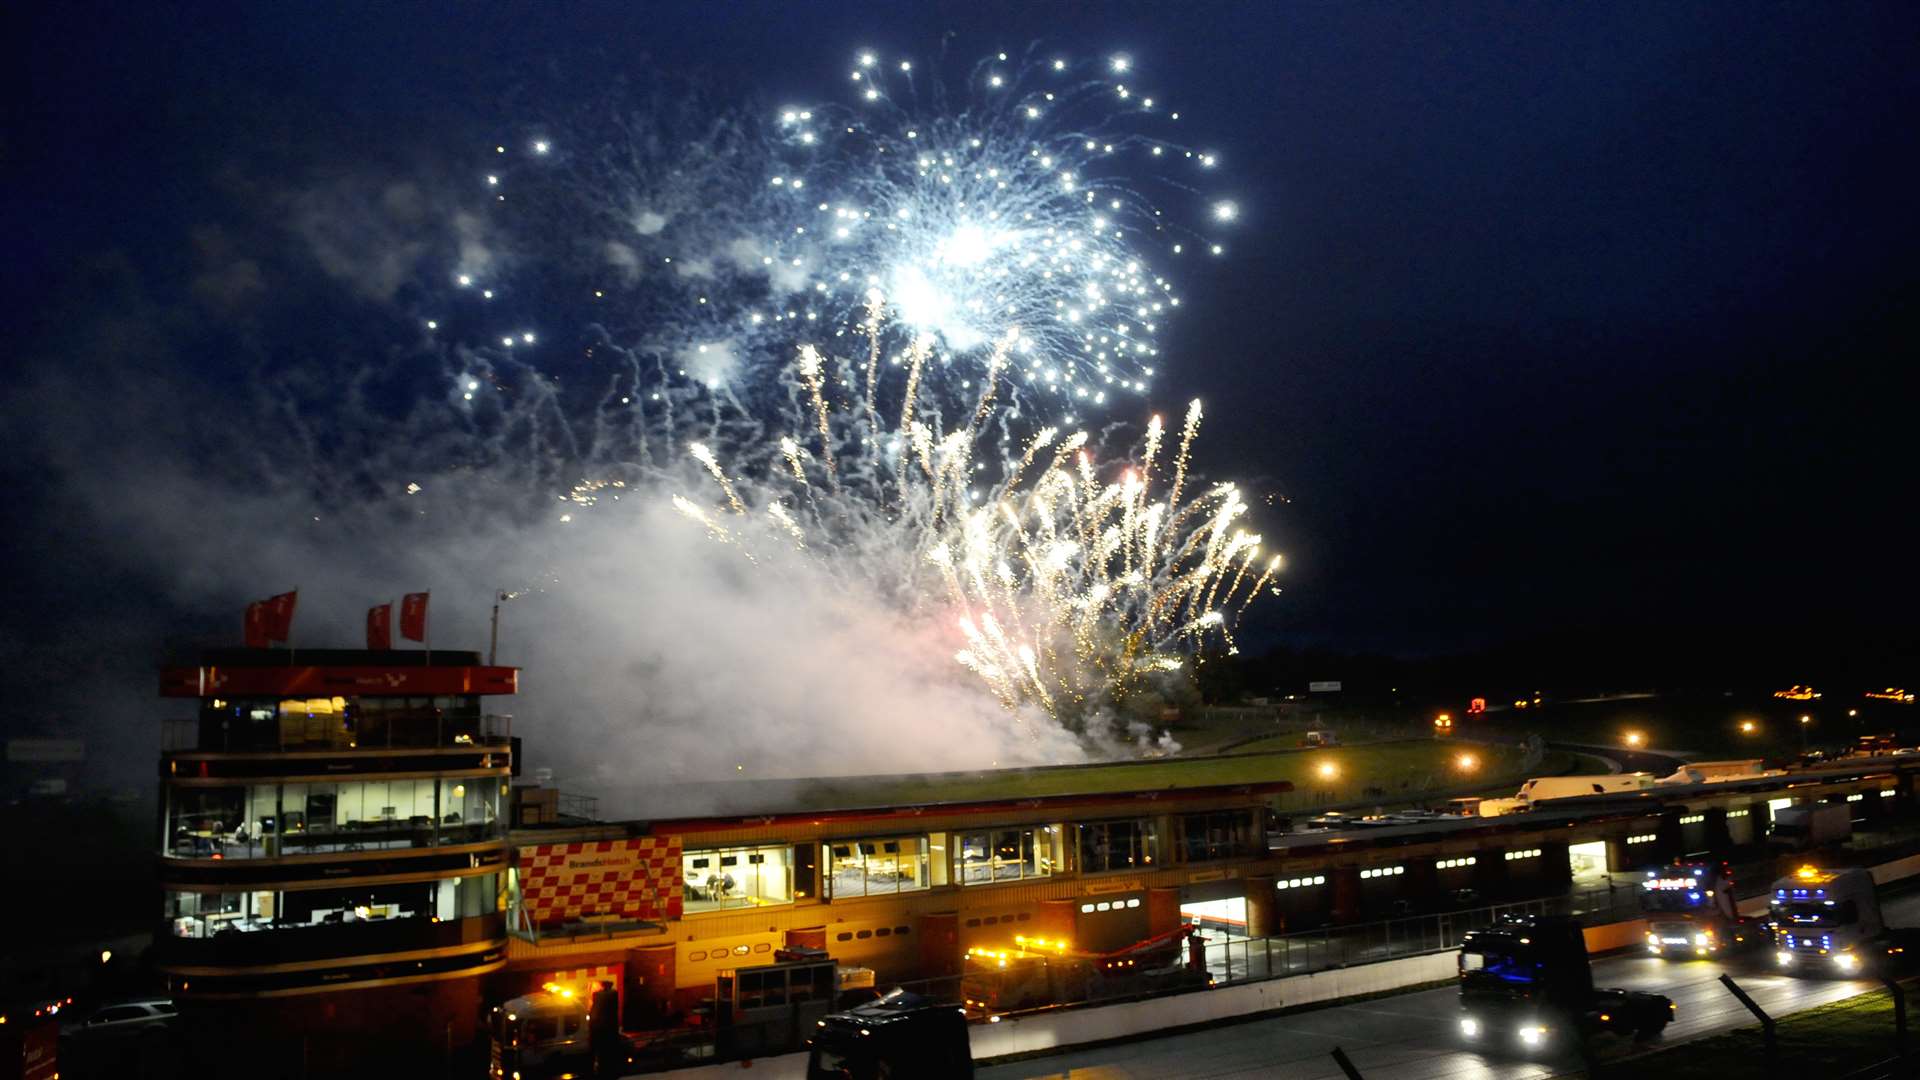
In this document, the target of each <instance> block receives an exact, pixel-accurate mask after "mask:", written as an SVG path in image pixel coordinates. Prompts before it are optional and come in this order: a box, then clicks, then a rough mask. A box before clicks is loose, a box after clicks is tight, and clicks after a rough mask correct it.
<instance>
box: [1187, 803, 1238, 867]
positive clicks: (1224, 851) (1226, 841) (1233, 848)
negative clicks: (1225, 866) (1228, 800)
mask: <svg viewBox="0 0 1920 1080" xmlns="http://www.w3.org/2000/svg"><path fill="white" fill-rule="evenodd" d="M1180 848H1181V854H1182V856H1183V857H1184V858H1185V859H1186V860H1187V861H1188V862H1206V861H1207V860H1209V859H1231V858H1236V857H1238V856H1243V855H1252V854H1255V852H1256V849H1255V846H1254V830H1253V815H1252V814H1251V813H1249V812H1247V811H1245V810H1224V811H1220V812H1217V813H1211V814H1187V815H1185V816H1184V817H1182V818H1181V819H1180Z"/></svg>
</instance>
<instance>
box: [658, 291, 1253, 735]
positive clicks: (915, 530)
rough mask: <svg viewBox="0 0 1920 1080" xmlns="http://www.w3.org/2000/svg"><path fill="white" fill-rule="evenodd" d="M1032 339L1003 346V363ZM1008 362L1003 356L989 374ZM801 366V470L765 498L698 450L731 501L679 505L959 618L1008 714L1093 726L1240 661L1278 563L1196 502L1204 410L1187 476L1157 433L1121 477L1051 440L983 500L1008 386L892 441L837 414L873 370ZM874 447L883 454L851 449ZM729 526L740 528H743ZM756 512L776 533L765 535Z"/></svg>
mask: <svg viewBox="0 0 1920 1080" xmlns="http://www.w3.org/2000/svg"><path fill="white" fill-rule="evenodd" d="M876 322H877V312H876ZM1018 340H1019V335H1018V334H1017V333H1012V332H1009V333H1007V334H1005V335H1003V336H1002V337H1001V338H1000V339H999V340H998V341H996V342H995V344H994V345H993V347H992V350H991V352H992V356H993V357H995V358H1004V356H1005V355H1006V354H1007V353H1008V352H1009V351H1011V350H1012V348H1013V347H1014V346H1015V344H1016V342H1017V341H1018ZM998 366H999V360H997V359H990V361H989V364H988V367H989V370H995V369H997V368H998ZM795 367H796V370H797V372H798V375H799V378H800V381H801V382H802V384H803V385H804V386H805V387H807V391H808V392H807V398H808V400H807V401H806V402H805V403H804V404H805V407H804V408H803V409H801V410H798V411H797V412H796V420H797V421H799V422H797V423H796V431H795V433H794V434H793V435H790V436H788V437H786V438H785V439H783V440H782V442H781V462H782V466H783V467H778V468H772V469H769V470H768V475H767V476H765V477H764V478H760V479H758V480H755V481H753V482H748V481H747V480H745V479H744V478H742V477H737V476H732V475H730V474H729V473H728V472H727V471H726V469H725V468H724V467H723V466H722V465H720V464H719V463H718V462H717V461H716V460H715V459H714V457H713V456H712V452H711V451H710V450H708V449H707V448H706V447H705V446H695V447H693V448H691V449H690V451H689V452H690V454H691V455H692V456H693V457H694V458H695V460H696V461H697V462H698V463H699V464H700V465H701V466H702V468H703V469H705V470H706V471H707V472H708V473H710V474H711V476H712V478H713V480H714V481H715V482H716V484H717V486H718V488H719V490H720V493H721V495H722V497H723V498H724V500H725V505H724V506H723V507H721V508H717V509H712V510H709V509H708V508H705V507H702V506H700V505H699V504H697V503H695V502H693V501H691V500H689V499H687V498H685V497H683V496H675V497H674V503H675V505H676V506H677V507H678V508H679V509H680V510H681V512H682V513H683V514H685V515H686V516H687V517H689V518H691V519H693V520H694V521H696V522H698V523H700V524H701V525H702V526H703V527H705V528H706V529H707V530H708V531H709V532H710V533H711V534H712V535H713V536H714V537H715V538H717V539H720V540H723V541H727V542H730V543H739V544H741V546H742V549H743V550H745V551H746V553H747V555H748V556H749V557H750V558H753V559H754V560H755V561H756V562H759V563H762V564H764V566H765V568H766V572H778V570H777V567H778V566H779V565H780V561H779V559H778V558H777V557H775V556H774V554H773V553H770V552H767V551H764V550H756V548H755V546H754V544H753V543H752V542H751V541H749V540H748V539H747V538H748V537H753V536H758V537H763V538H765V540H766V541H767V542H771V541H773V540H777V539H783V540H784V542H785V544H786V545H787V546H789V547H791V548H792V549H793V553H794V554H800V555H801V556H802V557H805V558H810V559H814V560H829V561H832V562H834V563H836V564H837V565H838V566H840V567H842V568H844V569H846V570H849V571H854V570H856V568H857V572H859V573H862V574H865V575H869V576H879V577H882V578H884V579H886V580H884V581H883V582H882V584H883V586H884V591H885V592H887V593H888V594H890V595H893V596H895V597H896V598H898V599H899V601H900V602H901V603H903V604H905V605H906V606H907V607H908V608H909V609H910V610H911V611H912V612H913V613H914V614H915V615H916V616H919V617H926V618H936V619H947V620H951V625H952V626H953V627H954V629H955V634H956V638H955V640H956V643H957V648H956V651H955V654H954V659H955V660H956V662H957V663H958V664H959V665H960V666H961V667H963V668H965V669H966V670H968V671H970V672H972V673H974V674H975V675H976V676H978V677H979V678H980V679H981V680H982V681H983V682H984V683H985V685H986V686H987V687H988V688H989V689H990V690H991V691H992V693H993V694H994V695H995V696H996V697H997V698H998V699H999V700H1000V702H1001V703H1002V704H1003V705H1004V706H1006V707H1007V708H1008V709H1009V710H1015V711H1018V710H1020V709H1021V708H1022V707H1024V706H1027V705H1036V706H1038V707H1040V708H1042V709H1044V710H1046V711H1047V712H1048V713H1050V714H1051V715H1053V716H1054V717H1055V718H1057V719H1060V720H1063V721H1066V722H1068V723H1069V724H1072V725H1076V726H1077V725H1082V724H1085V723H1086V722H1087V721H1088V719H1089V718H1090V717H1091V716H1092V715H1093V714H1095V713H1097V712H1099V711H1100V710H1102V709H1105V708H1110V707H1113V706H1116V705H1119V704H1121V703H1123V702H1124V701H1125V700H1126V699H1127V698H1128V697H1129V696H1130V695H1132V694H1133V693H1134V692H1135V691H1137V690H1138V689H1140V688H1141V687H1142V686H1143V685H1144V684H1146V683H1148V682H1150V681H1151V680H1153V679H1154V677H1155V676H1159V675H1165V674H1167V673H1172V672H1180V671H1183V670H1186V669H1187V667H1188V664H1189V658H1190V657H1191V656H1192V655H1193V654H1194V653H1195V652H1197V651H1199V650H1200V649H1202V648H1205V647H1208V646H1216V647H1224V648H1226V649H1228V650H1229V651H1231V650H1232V648H1233V634H1232V631H1233V627H1234V626H1235V625H1236V624H1237V623H1238V621H1239V618H1240V615H1241V613H1243V612H1244V611H1245V610H1246V608H1247V606H1248V605H1249V604H1251V603H1252V601H1253V600H1254V598H1255V597H1257V596H1258V595H1259V594H1260V593H1261V592H1263V591H1265V590H1266V589H1267V588H1268V586H1269V585H1270V583H1271V580H1272V578H1273V575H1274V574H1275V573H1276V572H1277V571H1278V569H1279V567H1280V558H1279V556H1277V555H1276V556H1263V554H1262V550H1261V538H1260V537H1259V536H1258V535H1254V534H1251V533H1248V532H1246V531H1245V530H1243V529H1240V528H1238V527H1236V526H1237V523H1238V521H1239V519H1240V518H1241V517H1242V515H1244V513H1245V512H1246V509H1247V504H1246V503H1245V501H1243V500H1242V499H1241V498H1240V495H1239V492H1238V490H1237V489H1236V488H1235V487H1234V486H1233V485H1231V484H1214V485H1209V486H1207V487H1206V488H1204V489H1203V490H1201V491H1200V492H1199V493H1198V494H1196V495H1193V496H1191V497H1189V496H1188V495H1187V493H1186V491H1185V486H1186V481H1187V467H1188V458H1189V454H1190V452H1191V449H1192V446H1193V441H1194V438H1195V435H1196V434H1197V432H1198V430H1199V425H1200V419H1201V410H1200V403H1199V402H1197V401H1196V402H1194V403H1193V405H1192V406H1191V407H1190V408H1189V410H1188V412H1187V415H1186V419H1185V421H1184V422H1183V424H1182V425H1181V427H1180V431H1179V435H1178V440H1177V442H1176V445H1175V449H1174V451H1173V453H1172V455H1171V460H1165V461H1163V460H1162V449H1163V448H1162V444H1163V441H1164V440H1163V435H1164V431H1163V427H1162V423H1161V420H1160V418H1158V417H1154V418H1153V419H1152V420H1150V421H1149V423H1148V427H1147V433H1146V437H1145V439H1144V441H1143V443H1142V446H1141V449H1140V453H1139V455H1138V457H1137V458H1135V459H1133V460H1130V461H1128V462H1127V463H1125V465H1124V466H1123V467H1120V468H1118V470H1117V471H1116V470H1114V469H1103V468H1102V467H1101V466H1100V465H1098V464H1097V463H1096V462H1095V461H1094V458H1093V455H1092V452H1091V451H1090V450H1089V449H1088V445H1087V444H1088V438H1087V436H1086V434H1085V433H1084V432H1075V433H1073V434H1070V435H1065V436H1064V437H1063V436H1062V432H1061V431H1060V430H1059V429H1056V428H1046V429H1043V430H1041V431H1040V432H1038V433H1037V434H1035V435H1034V436H1033V437H1032V438H1031V439H1029V440H1028V441H1027V442H1026V444H1025V446H1024V447H1023V448H1022V449H1021V450H1020V452H1019V454H1018V455H1017V457H1015V458H1014V459H1013V460H1012V461H1010V462H1004V463H998V464H999V467H1000V469H1001V473H1002V477H1003V478H1002V479H1000V480H999V481H997V482H995V483H993V484H992V485H991V486H990V487H987V488H985V489H984V490H983V488H982V487H981V486H980V485H979V482H978V481H977V479H976V477H977V475H978V474H980V473H982V472H984V471H986V469H987V468H988V467H989V464H990V463H989V462H986V461H981V460H977V458H976V455H977V454H978V453H979V452H980V450H981V448H982V447H983V446H985V445H992V440H990V439H988V438H986V437H985V436H984V435H983V427H982V425H983V423H984V422H985V421H986V420H987V419H988V418H989V417H990V416H991V414H992V412H993V404H992V402H993V396H994V392H993V384H992V383H991V382H989V383H988V385H987V386H986V387H985V388H984V389H982V390H981V391H980V392H979V394H978V397H977V400H976V401H975V403H974V408H972V409H971V410H968V411H967V412H966V413H964V414H963V416H964V419H963V420H962V421H961V422H959V423H957V424H955V425H954V426H952V427H950V428H947V429H945V430H943V429H942V428H941V427H940V426H939V416H938V412H937V410H933V409H926V408H919V407H918V404H919V403H918V401H917V400H916V398H915V397H913V396H908V397H907V399H906V400H907V406H906V408H905V411H904V414H903V418H902V419H901V421H900V422H899V423H898V424H893V425H886V426H884V427H883V428H880V429H876V428H874V427H873V426H872V424H873V414H872V413H871V412H870V411H869V408H868V405H867V403H866V402H865V401H862V400H860V399H858V398H853V399H852V400H851V401H850V403H848V404H844V405H836V404H835V403H834V401H833V400H832V399H830V398H829V396H828V394H827V393H826V391H825V389H824V387H826V386H827V385H828V379H827V378H826V377H825V376H826V375H827V374H829V373H830V372H832V371H836V370H837V371H840V372H843V373H844V374H845V376H846V377H845V378H844V379H842V380H839V384H840V385H854V384H855V381H854V379H853V378H852V377H851V376H852V374H853V373H854V372H855V371H856V370H857V369H859V368H860V367H861V363H860V362H859V361H858V360H856V361H850V362H846V361H837V360H830V359H828V358H827V357H825V356H823V355H822V354H821V353H820V352H819V351H818V350H816V349H815V348H814V347H812V346H805V347H803V348H802V349H801V350H800V355H799V358H798V360H797V362H796V364H795ZM910 377H911V376H909V378H910ZM862 446H864V447H868V448H871V449H870V450H869V451H867V452H861V451H859V450H857V449H856V450H854V451H852V452H849V451H848V450H847V448H848V447H856V448H857V447H862ZM836 447H838V448H839V449H838V450H836ZM1163 472H1168V473H1170V475H1169V476H1168V478H1167V479H1166V481H1165V482H1164V483H1162V481H1161V474H1162V473H1163ZM1103 473H1104V474H1105V475H1103ZM749 489H751V490H752V492H753V495H752V496H751V497H750V498H749V497H743V494H742V492H743V491H746V490H749ZM729 515H730V516H731V518H732V519H735V520H738V521H739V522H740V523H741V525H740V526H739V527H736V528H729V527H728V525H727V523H726V522H727V520H728V517H729ZM756 515H764V516H765V517H766V519H767V520H769V521H771V522H772V523H773V524H774V526H776V527H774V528H763V529H755V528H753V527H752V521H753V519H754V518H755V516H756Z"/></svg>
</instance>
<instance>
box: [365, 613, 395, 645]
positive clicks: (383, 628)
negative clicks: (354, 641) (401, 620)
mask: <svg viewBox="0 0 1920 1080" xmlns="http://www.w3.org/2000/svg"><path fill="white" fill-rule="evenodd" d="M367 648H369V649H391V648H393V605H392V604H381V605H380V606H379V607H370V608H368V609H367Z"/></svg>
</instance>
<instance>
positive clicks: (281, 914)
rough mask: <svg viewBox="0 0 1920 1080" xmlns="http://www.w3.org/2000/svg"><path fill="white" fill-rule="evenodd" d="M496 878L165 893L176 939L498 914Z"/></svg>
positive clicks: (491, 876)
mask: <svg viewBox="0 0 1920 1080" xmlns="http://www.w3.org/2000/svg"><path fill="white" fill-rule="evenodd" d="M499 890H500V875H498V874H476V875H472V876H469V877H461V878H443V879H441V880H439V881H414V882H405V883H402V884H389V885H356V886H348V887H345V888H334V889H298V890H290V891H286V892H238V893H179V892H176V893H168V894H167V902H166V913H167V921H168V924H169V927H170V929H171V931H172V933H173V936H175V937H186V938H203V937H213V936H215V935H217V934H226V933H253V932H259V931H265V930H299V929H303V928H307V927H322V926H335V925H344V924H347V923H355V922H383V921H386V920H391V919H438V920H440V921H442V922H446V921H448V920H451V919H467V918H473V917H475V916H480V915H489V914H492V913H494V912H496V911H498V910H500V896H499Z"/></svg>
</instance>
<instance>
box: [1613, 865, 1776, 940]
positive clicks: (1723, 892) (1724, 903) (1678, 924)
mask: <svg viewBox="0 0 1920 1080" xmlns="http://www.w3.org/2000/svg"><path fill="white" fill-rule="evenodd" d="M1640 910H1641V911H1644V912H1646V913H1647V951H1648V952H1650V953H1652V954H1653V955H1655V956H1660V957H1669V958H1672V957H1678V958H1689V957H1703V956H1718V955H1721V954H1723V953H1726V952H1731V951H1733V950H1735V949H1739V948H1743V947H1746V946H1749V945H1754V944H1758V943H1760V942H1763V941H1765V940H1767V934H1766V931H1765V929H1764V928H1763V927H1762V926H1761V925H1760V922H1759V920H1756V919H1748V918H1744V917H1743V916H1741V914H1740V909H1739V906H1738V904H1737V903H1736V902H1735V900H1734V895H1733V870H1732V867H1730V866H1729V865H1728V864H1727V863H1725V862H1679V863H1672V864H1669V865H1667V866H1664V867H1662V868H1660V869H1658V870H1649V871H1647V876H1646V879H1645V880H1643V881H1641V882H1640Z"/></svg>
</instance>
